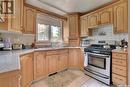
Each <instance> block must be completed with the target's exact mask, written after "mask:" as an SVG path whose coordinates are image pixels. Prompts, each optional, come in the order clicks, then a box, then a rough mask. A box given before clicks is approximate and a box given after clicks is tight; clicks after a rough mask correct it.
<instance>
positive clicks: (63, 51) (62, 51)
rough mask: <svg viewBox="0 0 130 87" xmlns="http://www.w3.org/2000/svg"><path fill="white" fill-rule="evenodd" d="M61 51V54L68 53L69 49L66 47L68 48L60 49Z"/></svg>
mask: <svg viewBox="0 0 130 87" xmlns="http://www.w3.org/2000/svg"><path fill="white" fill-rule="evenodd" d="M59 53H60V54H63V53H68V49H66V50H59Z"/></svg>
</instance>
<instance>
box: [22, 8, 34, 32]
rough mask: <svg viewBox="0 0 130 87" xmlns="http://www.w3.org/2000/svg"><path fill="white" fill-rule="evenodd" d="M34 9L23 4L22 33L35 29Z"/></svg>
mask: <svg viewBox="0 0 130 87" xmlns="http://www.w3.org/2000/svg"><path fill="white" fill-rule="evenodd" d="M35 25H36V11H35V9H33V8H30V7H26V6H24V33H26V34H34V33H35V29H36V26H35Z"/></svg>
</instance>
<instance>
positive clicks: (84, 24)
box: [80, 17, 91, 37]
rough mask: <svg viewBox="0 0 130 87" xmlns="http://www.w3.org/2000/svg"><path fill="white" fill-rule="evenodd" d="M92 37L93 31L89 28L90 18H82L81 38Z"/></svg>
mask: <svg viewBox="0 0 130 87" xmlns="http://www.w3.org/2000/svg"><path fill="white" fill-rule="evenodd" d="M86 36H91V30H89V28H88V18H87V17H81V18H80V37H86Z"/></svg>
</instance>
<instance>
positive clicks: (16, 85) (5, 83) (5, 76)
mask: <svg viewBox="0 0 130 87" xmlns="http://www.w3.org/2000/svg"><path fill="white" fill-rule="evenodd" d="M0 87H21V86H20V72H19V71H18V70H16V71H11V72H6V73H0Z"/></svg>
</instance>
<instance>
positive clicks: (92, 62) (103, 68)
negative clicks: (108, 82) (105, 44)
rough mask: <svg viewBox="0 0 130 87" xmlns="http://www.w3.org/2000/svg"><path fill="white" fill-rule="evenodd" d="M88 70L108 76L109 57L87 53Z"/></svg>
mask: <svg viewBox="0 0 130 87" xmlns="http://www.w3.org/2000/svg"><path fill="white" fill-rule="evenodd" d="M87 55H88V67H87V68H88V69H91V70H93V71H95V72H99V73H102V74H104V75H110V55H103V54H96V53H87Z"/></svg>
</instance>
